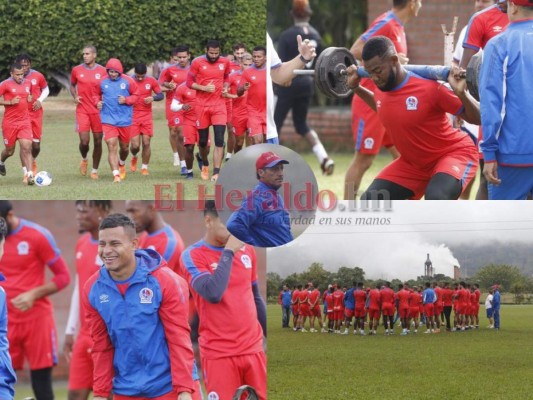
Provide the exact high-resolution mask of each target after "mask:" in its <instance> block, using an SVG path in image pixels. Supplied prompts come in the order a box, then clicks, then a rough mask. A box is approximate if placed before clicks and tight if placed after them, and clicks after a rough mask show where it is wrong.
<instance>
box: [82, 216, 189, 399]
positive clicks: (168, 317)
mask: <svg viewBox="0 0 533 400" xmlns="http://www.w3.org/2000/svg"><path fill="white" fill-rule="evenodd" d="M137 245H138V240H137V235H136V231H135V224H134V222H133V221H132V220H131V219H130V218H128V217H127V216H126V215H123V214H111V215H109V216H107V217H106V218H104V219H103V220H102V222H101V223H100V227H99V233H98V254H99V256H100V258H101V259H102V261H103V262H104V265H103V266H102V268H101V269H100V271H99V272H97V273H95V274H94V275H92V276H91V277H90V278H89V280H88V281H87V283H86V284H85V286H84V293H83V296H82V304H83V305H82V307H84V309H85V310H86V318H87V324H88V325H89V329H90V332H91V337H92V339H93V342H94V345H93V349H92V352H91V355H92V358H93V362H94V365H95V375H94V384H93V390H94V399H95V400H105V399H107V398H108V397H109V396H110V395H111V392H113V396H114V398H115V399H117V398H119V399H120V398H131V397H133V398H135V397H136V398H157V399H161V400H163V399H176V398H177V399H179V400H191V399H192V397H191V393H192V392H193V388H194V384H193V380H192V374H191V372H192V370H193V362H194V354H193V349H192V343H191V339H190V337H189V335H190V328H189V323H188V307H189V304H188V303H189V295H188V293H187V290H186V287H185V285H182V284H181V282H182V279H181V278H180V277H179V276H178V275H176V274H175V273H174V272H173V271H172V270H170V268H168V267H167V263H166V261H165V260H164V259H163V258H162V257H161V256H160V255H159V253H157V252H156V251H154V250H151V249H141V250H136V249H137ZM125 332H127V334H125ZM139 362H141V363H142V368H139Z"/></svg>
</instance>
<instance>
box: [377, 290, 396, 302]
mask: <svg viewBox="0 0 533 400" xmlns="http://www.w3.org/2000/svg"><path fill="white" fill-rule="evenodd" d="M380 293H381V304H393V303H394V297H395V293H394V290H392V289H391V288H389V287H384V288H383V289H381V291H380Z"/></svg>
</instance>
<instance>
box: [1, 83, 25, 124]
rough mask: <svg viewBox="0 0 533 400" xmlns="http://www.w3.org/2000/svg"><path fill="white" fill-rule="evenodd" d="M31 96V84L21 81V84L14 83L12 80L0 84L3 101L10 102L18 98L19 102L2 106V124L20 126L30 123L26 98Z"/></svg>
mask: <svg viewBox="0 0 533 400" xmlns="http://www.w3.org/2000/svg"><path fill="white" fill-rule="evenodd" d="M30 94H31V83H30V81H28V80H27V79H23V80H22V82H21V83H17V82H15V80H14V79H13V78H9V79H6V80H5V81H3V82H2V83H0V96H4V101H11V100H13V99H14V98H15V97H17V96H18V97H20V102H19V103H18V104H13V105H4V107H5V112H4V120H3V121H2V124H3V125H4V126H6V125H21V124H26V123H27V124H29V123H30V119H29V118H30V113H29V108H30V106H29V102H28V96H29V95H30Z"/></svg>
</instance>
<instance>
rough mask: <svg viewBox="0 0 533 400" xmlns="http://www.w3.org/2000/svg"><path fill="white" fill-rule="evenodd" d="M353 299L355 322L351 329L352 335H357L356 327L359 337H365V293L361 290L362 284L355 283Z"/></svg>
mask: <svg viewBox="0 0 533 400" xmlns="http://www.w3.org/2000/svg"><path fill="white" fill-rule="evenodd" d="M354 298H355V310H354V315H355V322H354V327H353V334H354V335H355V334H357V327H359V333H360V334H361V336H365V319H366V311H365V306H366V291H365V290H364V288H363V282H358V283H357V290H356V291H355V292H354Z"/></svg>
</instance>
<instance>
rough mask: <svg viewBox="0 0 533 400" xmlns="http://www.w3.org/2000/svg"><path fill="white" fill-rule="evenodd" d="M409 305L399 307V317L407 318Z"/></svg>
mask: <svg viewBox="0 0 533 400" xmlns="http://www.w3.org/2000/svg"><path fill="white" fill-rule="evenodd" d="M409 310H410V309H409V307H400V309H399V311H400V318H404V319H405V318H407V317H409Z"/></svg>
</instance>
